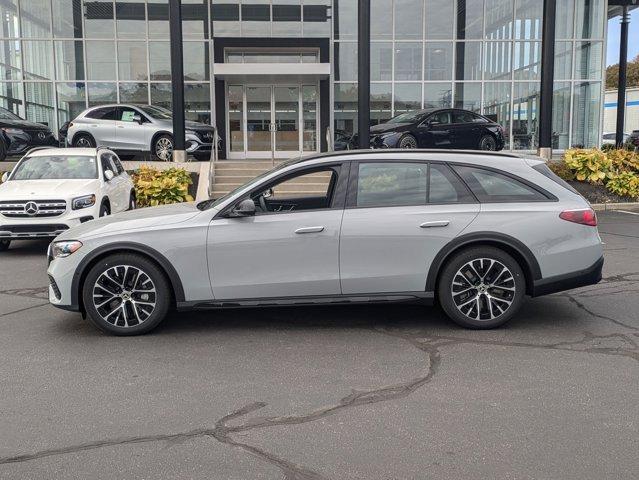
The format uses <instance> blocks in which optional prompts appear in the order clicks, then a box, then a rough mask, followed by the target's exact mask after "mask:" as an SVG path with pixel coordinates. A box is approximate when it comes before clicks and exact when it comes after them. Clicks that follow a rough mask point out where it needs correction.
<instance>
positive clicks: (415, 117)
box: [388, 112, 425, 123]
mask: <svg viewBox="0 0 639 480" xmlns="http://www.w3.org/2000/svg"><path fill="white" fill-rule="evenodd" d="M424 115H425V114H424V113H423V112H417V113H416V112H406V113H402V114H400V115H397V116H396V117H393V118H391V119H390V120H389V121H388V123H417V122H421V121H422V119H423V118H424Z"/></svg>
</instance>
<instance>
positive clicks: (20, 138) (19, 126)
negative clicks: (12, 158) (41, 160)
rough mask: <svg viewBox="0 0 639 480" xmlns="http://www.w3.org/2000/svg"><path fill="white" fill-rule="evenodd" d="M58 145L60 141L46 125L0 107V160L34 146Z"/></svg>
mask: <svg viewBox="0 0 639 480" xmlns="http://www.w3.org/2000/svg"><path fill="white" fill-rule="evenodd" d="M42 145H45V146H52V147H57V146H58V141H57V140H56V139H55V137H54V136H53V133H51V130H50V129H49V127H47V126H46V125H42V124H41V123H35V122H30V121H28V120H23V119H22V118H20V117H18V116H17V115H16V114H15V113H12V112H10V111H9V110H7V109H6V108H2V107H0V161H2V160H4V159H5V158H7V155H20V154H22V153H24V152H26V151H27V150H29V149H30V148H32V147H39V146H42Z"/></svg>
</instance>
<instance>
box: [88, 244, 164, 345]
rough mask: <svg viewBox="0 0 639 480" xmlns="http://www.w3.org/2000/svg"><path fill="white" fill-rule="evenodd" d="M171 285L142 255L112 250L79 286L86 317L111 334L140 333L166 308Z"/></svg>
mask: <svg viewBox="0 0 639 480" xmlns="http://www.w3.org/2000/svg"><path fill="white" fill-rule="evenodd" d="M170 298H171V289H170V287H169V283H168V281H167V279H166V277H165V276H164V273H163V272H162V271H161V270H160V269H159V268H158V267H157V265H155V263H153V262H152V261H150V260H148V259H147V258H145V257H142V256H140V255H135V254H115V255H111V256H109V257H107V258H105V259H104V260H100V261H99V262H98V263H97V264H96V265H95V266H94V267H93V268H91V270H90V271H89V274H88V275H87V277H86V280H85V282H84V286H83V289H82V299H83V301H84V308H85V310H86V313H87V317H88V318H89V320H90V321H91V322H92V323H93V324H94V325H95V326H96V327H98V328H99V329H100V330H103V331H105V332H107V333H111V334H113V335H140V334H143V333H147V332H150V331H151V330H153V329H154V328H155V327H157V326H158V325H159V324H160V322H161V321H162V320H164V318H165V317H166V314H167V313H168V311H169V306H170Z"/></svg>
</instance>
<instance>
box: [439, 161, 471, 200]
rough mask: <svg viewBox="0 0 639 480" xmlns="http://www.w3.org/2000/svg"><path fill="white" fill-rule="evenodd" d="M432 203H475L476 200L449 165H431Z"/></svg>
mask: <svg viewBox="0 0 639 480" xmlns="http://www.w3.org/2000/svg"><path fill="white" fill-rule="evenodd" d="M428 201H429V202H430V203H475V198H474V197H473V196H472V194H471V193H470V192H469V191H468V188H466V186H465V185H464V184H463V183H462V182H461V180H459V177H457V175H455V174H454V173H453V172H452V171H451V169H450V167H448V166H447V165H439V164H431V166H430V184H429V191H428Z"/></svg>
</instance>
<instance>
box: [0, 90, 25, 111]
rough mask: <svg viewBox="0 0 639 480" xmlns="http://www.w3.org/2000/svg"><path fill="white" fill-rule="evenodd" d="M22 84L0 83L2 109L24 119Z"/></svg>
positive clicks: (0, 104) (0, 105)
mask: <svg viewBox="0 0 639 480" xmlns="http://www.w3.org/2000/svg"><path fill="white" fill-rule="evenodd" d="M22 85H23V84H22V82H0V107H2V108H5V109H7V110H9V111H10V112H13V113H15V114H16V115H18V116H20V117H23V118H24V109H23V107H24V102H23V98H24V95H23V91H22Z"/></svg>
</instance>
